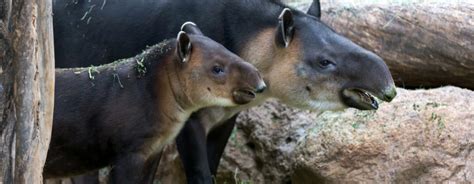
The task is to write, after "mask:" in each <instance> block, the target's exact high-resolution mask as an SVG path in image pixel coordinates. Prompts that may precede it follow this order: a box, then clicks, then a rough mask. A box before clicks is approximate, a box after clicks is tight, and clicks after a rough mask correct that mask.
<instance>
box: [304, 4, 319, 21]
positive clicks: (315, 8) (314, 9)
mask: <svg viewBox="0 0 474 184" xmlns="http://www.w3.org/2000/svg"><path fill="white" fill-rule="evenodd" d="M306 13H307V14H308V15H312V16H315V17H317V18H318V19H320V18H321V4H320V3H319V0H313V3H311V6H310V7H309V9H308V12H306Z"/></svg>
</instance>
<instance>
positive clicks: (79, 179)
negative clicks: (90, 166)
mask: <svg viewBox="0 0 474 184" xmlns="http://www.w3.org/2000/svg"><path fill="white" fill-rule="evenodd" d="M71 180H72V183H73V184H99V183H100V182H99V171H93V172H90V173H86V174H83V175H80V176H75V177H73V178H71Z"/></svg>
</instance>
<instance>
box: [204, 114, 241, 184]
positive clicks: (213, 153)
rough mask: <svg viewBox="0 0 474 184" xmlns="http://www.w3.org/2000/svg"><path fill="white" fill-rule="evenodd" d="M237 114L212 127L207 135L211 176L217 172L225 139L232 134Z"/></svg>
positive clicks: (225, 143) (225, 142)
mask: <svg viewBox="0 0 474 184" xmlns="http://www.w3.org/2000/svg"><path fill="white" fill-rule="evenodd" d="M237 115H238V114H237ZM237 115H235V116H233V117H232V118H230V119H228V120H227V121H226V122H224V123H223V124H222V125H220V126H218V127H216V128H214V129H213V130H212V131H211V132H209V134H208V135H207V159H208V161H209V168H210V169H211V174H212V175H213V176H216V174H217V168H218V167H219V162H220V160H221V157H222V154H223V153H224V149H225V146H226V145H227V141H228V140H229V137H230V135H231V134H232V130H233V129H234V127H235V121H236V119H237Z"/></svg>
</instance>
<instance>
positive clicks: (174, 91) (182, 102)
mask: <svg viewBox="0 0 474 184" xmlns="http://www.w3.org/2000/svg"><path fill="white" fill-rule="evenodd" d="M174 62H177V61H174V60H173V59H172V58H171V59H165V61H164V62H162V63H160V65H156V66H154V68H155V70H158V71H156V72H155V73H157V75H156V76H154V80H153V83H154V84H153V91H154V93H155V94H157V95H156V99H155V105H156V107H157V109H159V111H160V112H159V113H157V118H158V120H159V121H161V122H163V121H165V124H176V125H178V124H179V123H183V122H185V121H186V120H187V119H188V117H189V116H190V115H191V113H192V112H193V111H195V110H197V108H196V107H195V105H194V104H193V101H192V100H191V99H190V98H189V96H188V95H187V94H186V92H187V91H188V90H187V89H185V88H186V86H185V85H184V84H183V83H182V80H181V79H180V78H181V77H180V73H179V71H177V70H178V68H177V66H176V64H175V63H174Z"/></svg>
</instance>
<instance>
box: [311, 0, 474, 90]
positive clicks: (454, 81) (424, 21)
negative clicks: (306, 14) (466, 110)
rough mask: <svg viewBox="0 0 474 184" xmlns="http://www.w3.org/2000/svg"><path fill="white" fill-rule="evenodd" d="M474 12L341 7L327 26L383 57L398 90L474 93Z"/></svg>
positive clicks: (469, 8)
mask: <svg viewBox="0 0 474 184" xmlns="http://www.w3.org/2000/svg"><path fill="white" fill-rule="evenodd" d="M328 5H329V4H323V6H322V7H327V6H328ZM306 7H307V6H306ZM473 12H474V4H471V3H465V4H454V3H447V4H428V3H421V4H405V5H393V4H392V5H383V4H377V5H365V6H353V7H340V6H339V7H336V8H329V9H327V10H326V11H323V13H322V20H323V22H325V23H327V24H328V25H329V26H330V27H332V28H334V29H335V30H336V31H337V32H339V33H341V34H342V35H344V36H346V37H348V38H350V39H351V40H352V41H354V42H356V43H358V44H360V45H362V46H363V47H365V48H367V49H369V50H371V51H374V52H375V53H377V54H378V55H379V56H381V57H382V58H383V59H384V60H385V62H386V63H387V65H388V66H389V68H390V70H391V72H392V75H393V77H394V79H395V82H396V83H397V84H398V86H402V87H436V86H443V85H456V86H460V87H465V88H470V89H474V42H473V40H474V26H473V25H474V18H473Z"/></svg>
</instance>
